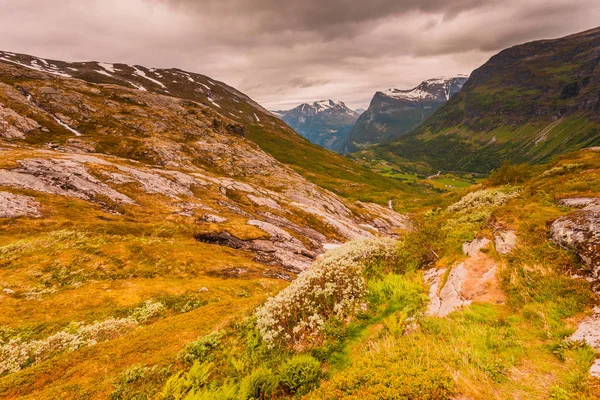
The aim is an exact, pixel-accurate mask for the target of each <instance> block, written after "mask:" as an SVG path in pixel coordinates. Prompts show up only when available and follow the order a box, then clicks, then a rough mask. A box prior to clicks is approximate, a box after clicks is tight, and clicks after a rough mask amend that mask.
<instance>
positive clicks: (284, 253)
mask: <svg viewBox="0 0 600 400" xmlns="http://www.w3.org/2000/svg"><path fill="white" fill-rule="evenodd" d="M248 225H252V226H256V227H257V228H259V229H261V230H263V231H265V232H267V233H268V234H269V235H270V236H271V239H270V240H253V241H252V242H251V247H252V249H253V250H255V251H260V252H263V253H267V254H269V257H268V258H272V259H273V260H274V261H277V262H279V263H281V265H283V266H285V267H287V268H292V269H295V270H304V269H307V268H308V267H310V264H311V263H312V261H313V260H314V259H315V258H316V254H315V253H313V252H311V251H309V250H308V249H307V248H306V247H305V246H304V244H303V243H302V242H301V241H299V240H298V239H296V238H295V237H293V236H292V235H290V234H289V233H288V232H286V231H285V230H283V229H281V228H279V227H277V226H275V225H273V224H270V223H268V222H264V221H257V220H250V221H248ZM264 257H265V256H264V254H263V258H264ZM263 261H264V260H263Z"/></svg>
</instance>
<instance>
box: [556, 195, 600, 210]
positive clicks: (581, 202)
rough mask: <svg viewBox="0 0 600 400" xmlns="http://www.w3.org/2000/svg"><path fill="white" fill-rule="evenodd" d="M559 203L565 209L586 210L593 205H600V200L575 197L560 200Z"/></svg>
mask: <svg viewBox="0 0 600 400" xmlns="http://www.w3.org/2000/svg"><path fill="white" fill-rule="evenodd" d="M557 203H558V204H559V205H561V206H565V207H573V208H584V207H588V206H592V205H600V198H597V197H574V198H570V199H562V200H558V201H557Z"/></svg>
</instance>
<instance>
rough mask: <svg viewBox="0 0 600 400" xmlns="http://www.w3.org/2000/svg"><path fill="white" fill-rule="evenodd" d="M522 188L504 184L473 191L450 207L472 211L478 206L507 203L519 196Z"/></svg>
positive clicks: (451, 209) (456, 209)
mask: <svg viewBox="0 0 600 400" xmlns="http://www.w3.org/2000/svg"><path fill="white" fill-rule="evenodd" d="M520 194H521V189H520V188H518V187H514V186H503V187H500V188H496V189H485V190H478V191H476V192H472V193H469V194H467V195H466V196H464V197H463V198H462V199H460V200H459V201H458V202H456V203H454V204H452V205H451V206H450V207H448V211H452V212H460V211H465V212H467V211H468V212H472V210H476V209H478V208H488V207H498V206H501V205H504V204H506V203H507V202H508V201H509V200H511V199H514V198H515V197H518V196H519V195H520Z"/></svg>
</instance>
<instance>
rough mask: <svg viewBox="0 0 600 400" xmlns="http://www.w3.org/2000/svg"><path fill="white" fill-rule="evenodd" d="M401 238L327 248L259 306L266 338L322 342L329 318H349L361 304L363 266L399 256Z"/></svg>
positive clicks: (373, 266)
mask: <svg viewBox="0 0 600 400" xmlns="http://www.w3.org/2000/svg"><path fill="white" fill-rule="evenodd" d="M397 244H398V243H397V242H396V241H394V240H391V239H384V238H378V239H365V240H357V241H354V242H350V243H347V244H345V245H344V246H341V247H339V248H337V249H335V250H332V251H330V252H328V253H327V254H325V255H324V256H323V257H322V258H321V259H320V260H319V261H318V262H317V263H316V264H315V265H314V266H313V267H312V268H311V269H310V270H308V271H306V272H303V273H302V274H300V275H299V276H298V278H297V279H296V280H295V281H294V282H292V284H291V285H290V286H288V287H287V288H286V289H284V290H283V291H282V292H280V293H279V294H278V295H277V296H275V297H271V298H269V299H268V300H267V302H266V304H265V305H264V306H263V307H261V308H259V310H258V311H257V313H256V317H257V319H256V323H257V327H258V330H259V331H260V333H261V336H262V339H263V340H264V341H265V342H266V343H267V344H268V345H269V346H271V347H272V346H274V345H277V344H280V345H292V346H293V345H295V344H299V343H301V342H302V343H305V344H308V343H312V344H315V343H319V342H320V341H321V340H322V339H323V337H322V332H323V328H324V326H325V323H326V322H327V321H328V320H329V319H331V318H336V319H338V320H340V321H344V320H346V319H347V318H348V317H349V316H350V315H351V314H353V313H354V312H355V311H356V310H357V309H358V307H359V306H360V304H361V302H362V299H363V296H364V294H365V278H364V277H363V272H364V271H365V270H369V269H370V270H373V269H385V268H387V267H383V266H382V265H383V264H392V265H394V264H395V263H396V262H397V251H396V249H397ZM392 269H393V267H392Z"/></svg>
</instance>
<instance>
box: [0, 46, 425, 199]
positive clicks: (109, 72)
mask: <svg viewBox="0 0 600 400" xmlns="http://www.w3.org/2000/svg"><path fill="white" fill-rule="evenodd" d="M0 64H1V65H2V67H3V69H6V68H8V66H13V67H14V68H16V69H14V71H17V70H18V71H32V72H39V73H40V74H38V75H37V78H36V79H37V80H45V79H47V78H52V79H54V80H61V78H63V79H66V78H75V79H78V80H82V81H85V82H88V83H92V84H96V85H102V86H104V85H116V86H118V87H121V88H123V89H129V90H133V92H132V93H136V94H139V95H144V93H147V94H151V93H154V94H160V95H163V96H167V97H172V98H179V99H182V100H187V101H188V102H189V104H193V105H194V106H196V105H197V106H201V107H202V108H203V109H206V110H212V111H214V112H215V113H218V114H219V115H221V116H223V117H224V118H225V120H226V121H227V125H231V127H229V128H230V129H234V130H239V133H240V134H243V135H245V137H246V138H247V139H250V140H251V141H252V142H254V143H256V144H258V146H259V147H260V148H261V149H262V150H264V151H265V152H267V153H268V154H270V155H271V156H273V157H274V158H275V159H276V160H277V161H279V162H282V163H283V164H285V165H287V166H289V167H290V168H292V169H293V170H294V171H295V172H297V173H299V174H301V175H302V176H304V177H306V178H307V179H308V180H310V181H311V182H313V183H316V184H318V185H319V186H322V187H325V188H327V189H329V190H332V191H334V192H335V193H336V194H339V195H342V196H344V197H348V198H351V199H352V200H376V201H378V202H379V203H381V204H386V203H387V201H388V200H389V199H390V198H392V197H394V198H395V202H396V203H398V202H400V201H401V198H403V196H404V193H407V192H408V193H410V192H414V190H412V189H411V188H408V187H406V186H402V185H399V184H398V183H397V182H394V181H393V180H391V179H386V178H383V177H381V176H379V175H377V174H374V173H371V172H370V171H369V170H367V169H366V168H363V167H360V166H359V165H357V164H355V163H354V162H352V161H350V160H348V159H346V158H344V157H341V156H337V155H336V154H334V153H331V152H329V151H326V150H324V149H323V148H321V147H319V146H317V145H313V144H311V143H310V142H309V141H308V140H306V139H304V138H302V137H301V136H300V135H298V134H296V133H295V132H294V131H293V130H292V129H290V127H289V126H287V125H286V124H285V123H284V122H283V121H282V120H281V119H279V118H277V117H275V116H274V115H273V114H271V113H270V112H268V111H267V110H265V109H264V108H262V107H261V106H260V105H258V104H257V103H256V102H255V101H253V100H252V99H250V98H249V97H248V96H246V95H245V94H243V93H241V92H239V91H238V90H236V89H234V88H232V87H230V86H228V85H226V84H225V83H223V82H219V81H216V80H214V79H211V78H209V77H207V76H204V75H200V74H196V73H192V72H186V71H182V70H179V69H155V68H146V67H143V66H140V65H127V64H108V63H102V62H95V61H93V62H64V61H56V60H46V59H43V58H39V57H34V56H29V55H24V54H14V53H9V52H2V51H0ZM4 82H5V83H7V84H9V85H12V86H13V87H14V85H16V84H17V83H18V74H16V77H12V76H10V77H8V78H7V79H6V80H5V81H4ZM91 87H93V86H91ZM46 90H47V91H52V88H49V89H46ZM46 95H47V96H52V94H51V93H47V94H46ZM90 114H93V113H90V112H89V111H88V114H87V116H86V118H87V120H86V121H87V122H86V123H87V124H88V125H87V126H86V125H85V124H86V123H84V122H83V121H77V119H74V120H73V126H72V128H74V129H76V130H79V131H80V132H81V133H84V134H85V135H89V134H90V133H91V132H90V131H88V129H91V128H92V127H93V123H94V120H93V117H90ZM108 121H111V122H110V124H115V123H118V122H115V121H114V120H112V119H109V120H108ZM116 128H117V127H116V126H114V127H113V128H112V131H115V129H116ZM225 128H226V127H225ZM105 130H106V131H107V132H108V131H109V130H107V129H105ZM29 137H30V139H29V141H31V140H33V139H31V135H29ZM144 146H145V145H144ZM121 147H122V149H121V150H123V149H125V148H129V149H130V150H132V149H133V147H132V146H129V145H122V146H121ZM138 150H140V151H139V153H140V154H141V153H144V154H147V155H150V154H151V153H152V151H150V150H147V149H144V150H141V149H138ZM130 153H131V151H130ZM129 156H131V154H129ZM151 157H153V156H150V158H151ZM147 159H148V157H147V158H146V160H147Z"/></svg>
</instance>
